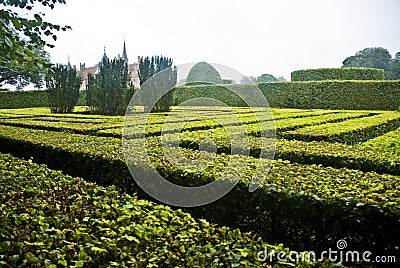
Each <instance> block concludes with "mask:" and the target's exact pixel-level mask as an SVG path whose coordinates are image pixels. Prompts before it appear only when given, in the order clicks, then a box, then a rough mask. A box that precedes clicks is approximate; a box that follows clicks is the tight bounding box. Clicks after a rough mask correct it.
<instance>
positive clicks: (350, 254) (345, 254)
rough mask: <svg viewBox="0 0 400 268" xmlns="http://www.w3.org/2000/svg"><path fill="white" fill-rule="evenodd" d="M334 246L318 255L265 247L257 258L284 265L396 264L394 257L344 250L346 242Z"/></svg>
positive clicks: (311, 252) (342, 241)
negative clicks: (327, 261)
mask: <svg viewBox="0 0 400 268" xmlns="http://www.w3.org/2000/svg"><path fill="white" fill-rule="evenodd" d="M336 245H337V249H332V248H329V249H328V250H326V251H322V252H321V253H319V254H317V253H316V252H314V251H303V252H296V251H290V252H286V251H275V250H270V251H268V248H267V247H266V248H265V249H264V250H263V251H259V252H258V253H257V258H258V260H259V261H260V262H267V261H268V262H274V261H278V262H286V263H288V262H291V263H299V262H322V261H324V260H329V261H330V262H332V263H355V262H366V263H396V256H374V254H373V253H372V252H370V251H362V252H360V251H350V250H346V248H347V242H346V241H345V240H339V241H338V242H337V244H336Z"/></svg>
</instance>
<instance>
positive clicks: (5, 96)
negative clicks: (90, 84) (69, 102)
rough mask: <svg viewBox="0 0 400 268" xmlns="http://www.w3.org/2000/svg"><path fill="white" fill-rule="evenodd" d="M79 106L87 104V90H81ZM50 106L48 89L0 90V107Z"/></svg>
mask: <svg viewBox="0 0 400 268" xmlns="http://www.w3.org/2000/svg"><path fill="white" fill-rule="evenodd" d="M76 105H77V106H85V105H86V91H80V92H79V98H78V101H77V104H76ZM30 107H49V97H48V93H47V91H46V90H27V91H0V109H17V108H30Z"/></svg>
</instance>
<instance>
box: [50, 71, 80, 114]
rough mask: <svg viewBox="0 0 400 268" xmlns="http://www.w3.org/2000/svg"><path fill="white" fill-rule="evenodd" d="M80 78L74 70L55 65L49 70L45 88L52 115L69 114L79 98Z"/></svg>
mask: <svg viewBox="0 0 400 268" xmlns="http://www.w3.org/2000/svg"><path fill="white" fill-rule="evenodd" d="M81 83H82V78H81V77H80V75H79V74H78V72H77V71H76V69H74V68H69V67H68V66H66V65H60V64H57V65H55V66H53V67H51V68H50V69H49V73H48V75H47V77H46V87H47V92H48V93H49V102H50V109H51V112H52V113H70V112H72V111H73V110H74V107H75V105H76V102H77V101H78V98H79V88H80V86H81Z"/></svg>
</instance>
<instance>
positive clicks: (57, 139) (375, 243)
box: [0, 127, 400, 254]
mask: <svg viewBox="0 0 400 268" xmlns="http://www.w3.org/2000/svg"><path fill="white" fill-rule="evenodd" d="M5 128H7V130H5ZM0 133H1V135H0V136H1V143H2V144H4V146H3V147H2V150H5V151H11V152H13V153H14V154H16V155H24V156H25V157H30V156H33V157H35V158H37V160H39V161H43V162H46V163H47V164H49V165H50V166H53V167H55V168H60V169H63V170H65V172H68V173H70V174H72V175H74V172H75V173H76V174H80V175H82V176H83V177H85V178H94V179H96V181H97V182H99V183H102V184H105V185H110V184H115V185H116V186H117V187H118V188H120V189H123V190H126V191H128V192H134V191H139V192H140V189H138V188H137V186H135V183H134V181H133V179H132V178H131V177H130V175H129V173H128V171H127V169H126V166H125V162H124V161H123V156H122V152H121V150H122V148H121V144H120V142H121V141H120V140H118V139H112V138H102V137H91V136H85V135H77V134H70V135H63V134H62V133H59V132H49V131H42V130H26V129H18V128H12V127H4V128H2V129H0ZM149 142H150V143H151V148H152V149H151V152H150V157H151V159H152V160H153V161H154V164H155V166H156V167H157V169H158V170H159V172H160V173H161V174H163V175H164V176H165V177H166V178H167V179H168V180H170V181H173V182H175V183H177V184H181V185H182V184H183V185H197V184H199V183H200V184H202V182H209V181H211V180H213V179H215V177H216V176H217V177H218V175H219V174H220V173H219V172H221V170H220V169H221V168H222V167H224V163H227V162H228V161H229V159H230V158H233V159H234V161H239V160H240V156H237V155H236V156H224V155H220V156H218V159H217V160H216V161H217V163H218V164H214V163H212V165H211V166H209V167H207V168H206V169H205V170H204V171H203V170H201V171H192V170H191V169H190V168H189V170H188V169H186V170H178V169H176V168H175V169H174V168H173V166H172V165H171V164H170V163H168V162H167V161H166V160H165V158H164V157H163V154H162V148H161V147H157V138H152V139H150V141H149ZM133 147H135V146H134V144H133ZM178 150H179V149H177V150H175V152H176V153H177V151H178ZM135 153H136V155H134V157H135V162H137V163H138V165H139V166H140V163H141V159H142V158H143V157H145V155H142V154H143V153H142V152H140V151H135ZM187 153H188V154H191V153H193V154H196V153H198V152H190V151H187ZM235 159H236V160H235ZM218 161H220V162H218ZM260 161H264V160H260ZM248 164H249V165H250V166H251V165H256V164H257V160H256V159H252V158H250V160H249V163H248ZM232 172H233V173H235V170H233V171H232ZM251 174H252V169H251V168H249V169H248V170H247V172H246V173H245V174H244V176H243V177H242V180H241V181H240V182H239V184H238V185H237V186H236V187H235V188H234V190H233V191H231V192H230V193H228V194H227V195H226V196H225V197H223V198H222V199H220V200H218V201H217V202H215V203H212V204H210V205H207V206H205V207H199V208H193V209H190V210H189V211H190V212H191V213H193V215H196V216H197V217H203V218H207V219H209V220H212V221H213V222H217V223H221V224H223V225H229V226H235V227H242V228H244V229H248V230H254V231H255V232H257V233H258V234H260V235H262V236H265V237H266V238H267V239H268V241H272V242H278V241H282V242H284V243H285V244H287V245H289V246H291V247H293V246H295V247H298V246H299V245H301V246H300V247H301V249H302V250H306V249H307V248H308V249H310V248H313V249H314V248H316V249H321V250H325V249H326V248H327V247H329V245H328V244H327V243H329V241H337V240H339V239H342V238H343V237H345V238H346V240H347V241H348V242H350V243H351V245H353V246H355V247H356V248H357V247H360V248H364V247H367V246H368V249H371V250H374V252H382V251H384V252H386V254H387V253H388V252H394V251H396V249H395V248H396V247H397V246H398V241H399V240H400V226H399V222H400V218H399V215H400V214H399V204H400V201H399V196H400V189H399V177H398V176H397V177H396V176H391V175H379V174H376V173H364V172H358V171H355V170H348V169H333V168H322V167H318V166H315V165H299V164H289V163H287V162H282V161H275V162H274V165H273V168H272V172H271V173H270V174H268V176H267V177H266V178H265V179H266V182H267V184H266V185H265V186H264V187H263V188H262V189H261V190H258V191H257V192H256V193H249V192H248V189H247V186H248V182H249V179H250V177H251ZM266 175H267V174H266ZM116 178H118V179H116ZM255 217H256V218H255ZM303 246H304V247H303ZM397 250H398V248H397Z"/></svg>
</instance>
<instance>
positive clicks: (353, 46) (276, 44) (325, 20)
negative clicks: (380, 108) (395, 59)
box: [44, 0, 400, 80]
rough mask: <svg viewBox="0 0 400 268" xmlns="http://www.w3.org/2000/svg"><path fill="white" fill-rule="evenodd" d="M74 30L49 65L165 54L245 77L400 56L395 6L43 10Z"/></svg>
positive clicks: (130, 3)
mask: <svg viewBox="0 0 400 268" xmlns="http://www.w3.org/2000/svg"><path fill="white" fill-rule="evenodd" d="M44 12H45V14H46V16H45V19H46V20H47V21H50V22H54V23H59V24H63V25H65V24H66V25H70V26H72V28H73V29H72V30H70V31H67V32H65V33H63V32H60V33H58V40H57V41H56V42H54V44H55V46H56V47H55V48H53V49H48V51H49V52H50V55H51V60H52V62H53V63H67V61H68V56H69V57H70V59H71V63H72V64H73V65H77V67H78V68H79V63H85V64H86V66H93V65H95V64H96V63H97V62H99V60H100V59H101V56H102V55H103V47H104V45H105V46H106V51H107V55H108V56H109V57H116V56H117V55H118V54H122V48H123V42H124V39H125V40H126V46H127V53H128V58H129V61H130V62H131V63H132V62H137V56H152V55H161V54H162V55H164V56H167V57H171V58H173V60H174V64H175V65H179V64H183V63H187V62H199V61H207V62H210V63H220V64H223V65H226V66H230V67H232V68H235V69H236V70H238V71H240V72H241V73H243V74H245V75H247V76H259V75H261V74H263V73H270V74H273V75H274V76H276V77H278V76H284V77H285V78H286V79H288V80H290V73H291V71H294V70H298V69H308V68H323V67H341V66H342V61H343V60H344V59H345V58H346V57H348V56H351V55H354V54H355V53H356V52H357V51H360V50H362V49H364V48H367V47H383V48H386V49H388V50H389V52H390V53H391V55H392V56H394V54H395V53H396V52H398V51H400V27H398V25H400V16H398V14H399V13H400V1H398V0H325V1H322V0H319V1H318V0H305V1H290V0H279V1H256V0H248V1H238V0H236V1H235V0H231V1H228V0H214V1H211V0H205V1H183V0H171V1H161V0H150V1H143V0H115V1H105V0H67V4H66V5H57V6H56V7H55V9H54V10H52V11H50V10H44Z"/></svg>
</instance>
